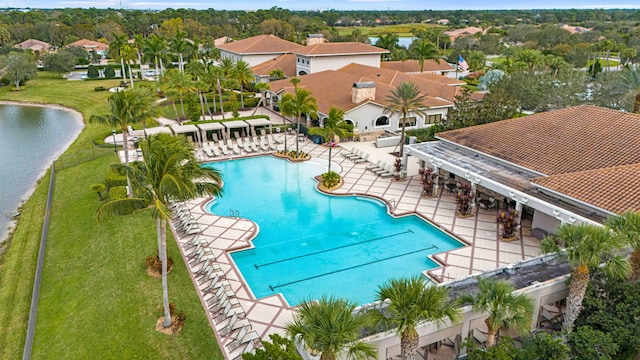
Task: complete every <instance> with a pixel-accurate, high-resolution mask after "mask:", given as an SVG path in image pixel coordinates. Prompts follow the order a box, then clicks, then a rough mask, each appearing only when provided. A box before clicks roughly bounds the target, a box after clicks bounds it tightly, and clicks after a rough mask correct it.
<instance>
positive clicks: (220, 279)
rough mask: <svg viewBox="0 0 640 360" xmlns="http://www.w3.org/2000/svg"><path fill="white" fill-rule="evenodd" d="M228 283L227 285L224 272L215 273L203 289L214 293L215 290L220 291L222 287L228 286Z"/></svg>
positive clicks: (205, 292) (203, 291)
mask: <svg viewBox="0 0 640 360" xmlns="http://www.w3.org/2000/svg"><path fill="white" fill-rule="evenodd" d="M226 285H227V282H226V281H224V274H222V273H215V275H214V276H213V279H211V282H210V283H209V285H207V286H205V287H204V288H203V289H202V293H203V294H211V293H214V292H215V291H218V290H219V289H220V288H221V287H226Z"/></svg>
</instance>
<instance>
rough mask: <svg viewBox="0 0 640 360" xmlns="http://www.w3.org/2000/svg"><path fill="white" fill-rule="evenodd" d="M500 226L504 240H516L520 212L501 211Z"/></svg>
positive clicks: (498, 218) (499, 214)
mask: <svg viewBox="0 0 640 360" xmlns="http://www.w3.org/2000/svg"><path fill="white" fill-rule="evenodd" d="M497 221H498V224H500V225H502V240H515V239H516V238H517V236H516V229H517V228H518V212H517V211H516V210H515V209H512V208H509V209H507V210H506V211H500V212H499V213H498V217H497Z"/></svg>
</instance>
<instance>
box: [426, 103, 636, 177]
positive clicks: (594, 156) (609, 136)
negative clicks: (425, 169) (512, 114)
mask: <svg viewBox="0 0 640 360" xmlns="http://www.w3.org/2000/svg"><path fill="white" fill-rule="evenodd" d="M638 134H640V115H638V114H632V113H622V112H619V111H616V110H611V109H605V108H599V107H595V106H590V105H582V106H576V107H571V108H566V109H561V110H555V111H549V112H545V113H539V114H535V115H531V116H526V117H521V118H516V119H510V120H503V121H498V122H495V123H491V124H486V125H479V126H473V127H469V128H465V129H458V130H452V131H447V132H442V133H439V134H438V135H437V136H438V137H439V138H441V139H445V140H448V141H452V142H455V143H457V144H460V145H463V146H466V147H469V148H472V149H475V150H478V151H481V152H483V153H486V154H488V155H492V156H495V157H498V158H501V159H504V160H506V161H509V162H512V163H515V164H518V165H521V166H523V167H525V168H529V169H532V170H534V171H537V172H540V173H542V174H546V175H558V174H567V173H573V172H578V171H587V170H595V169H603V168H607V167H612V166H620V165H629V164H638V163H640V151H639V150H638V149H640V136H638Z"/></svg>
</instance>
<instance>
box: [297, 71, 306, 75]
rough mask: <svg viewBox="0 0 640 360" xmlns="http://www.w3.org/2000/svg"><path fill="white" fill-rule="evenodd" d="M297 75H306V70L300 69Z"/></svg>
mask: <svg viewBox="0 0 640 360" xmlns="http://www.w3.org/2000/svg"><path fill="white" fill-rule="evenodd" d="M298 75H307V72H306V71H300V72H299V73H298Z"/></svg>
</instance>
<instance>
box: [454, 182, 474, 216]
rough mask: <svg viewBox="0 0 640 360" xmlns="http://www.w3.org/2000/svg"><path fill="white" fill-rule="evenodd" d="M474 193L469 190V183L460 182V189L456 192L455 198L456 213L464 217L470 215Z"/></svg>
mask: <svg viewBox="0 0 640 360" xmlns="http://www.w3.org/2000/svg"><path fill="white" fill-rule="evenodd" d="M473 197H474V194H473V192H472V191H471V185H469V184H462V185H460V189H458V192H457V193H456V200H457V201H458V215H460V216H463V217H466V216H471V201H473Z"/></svg>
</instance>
